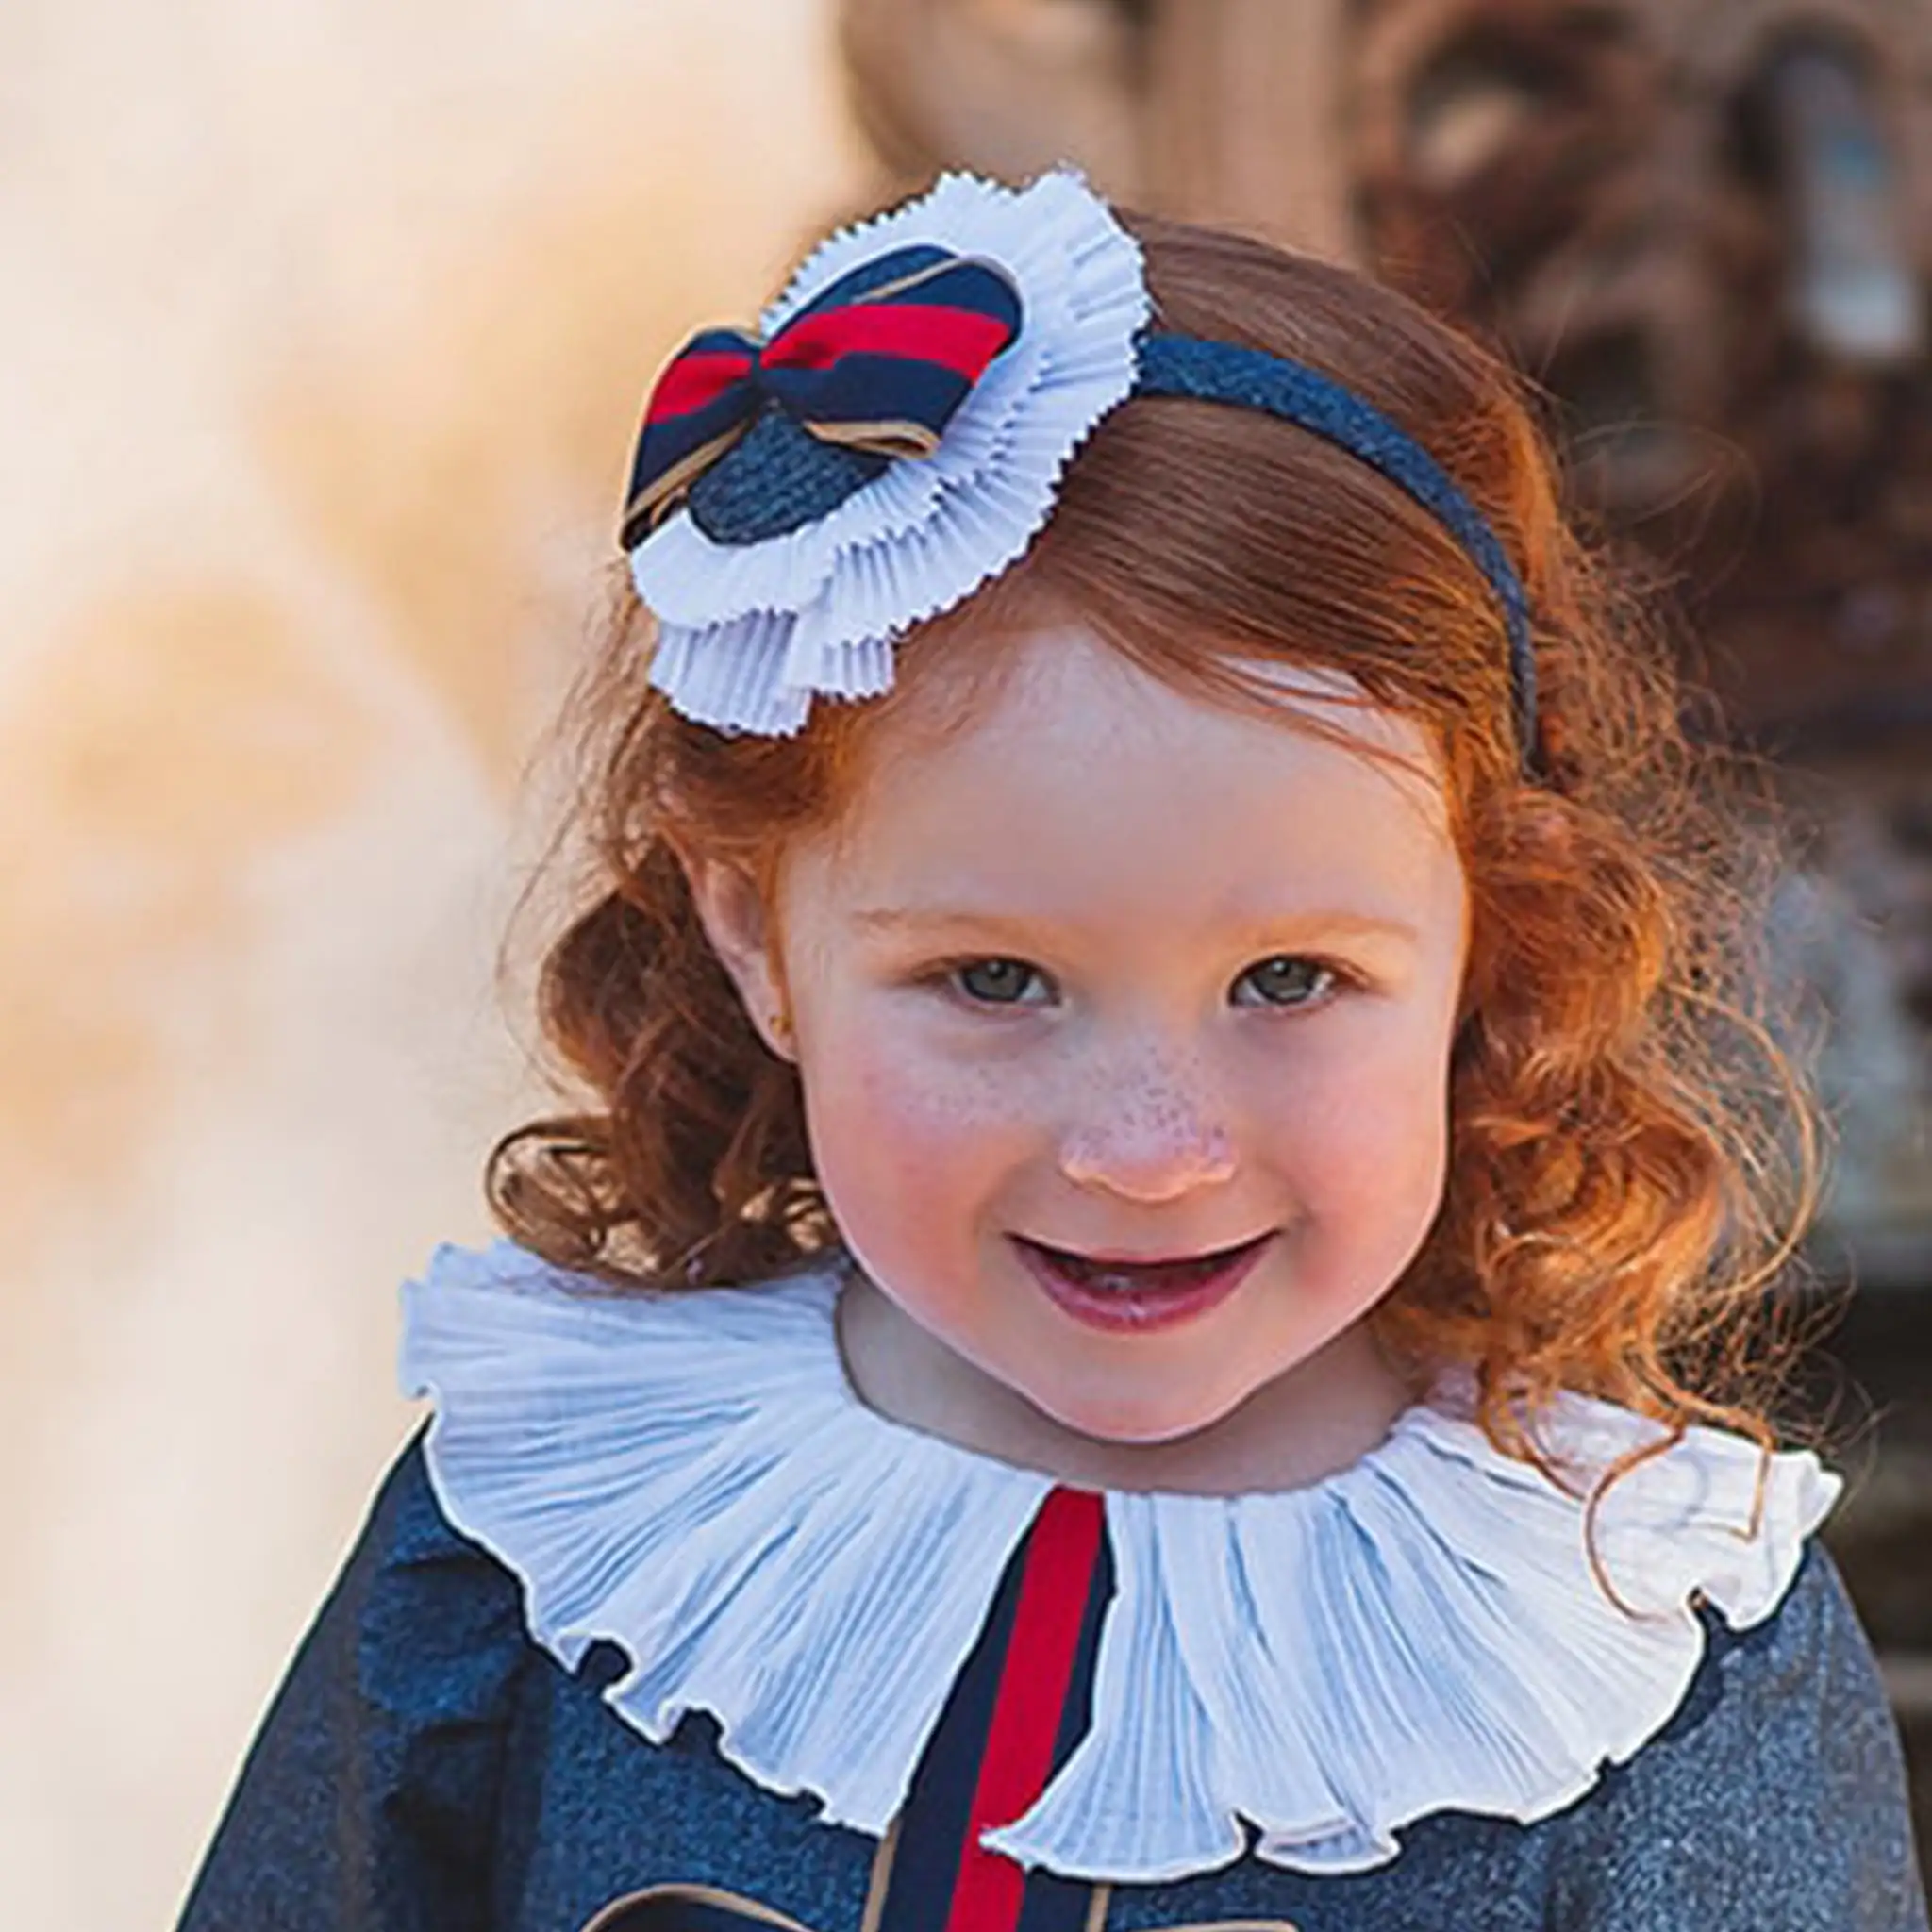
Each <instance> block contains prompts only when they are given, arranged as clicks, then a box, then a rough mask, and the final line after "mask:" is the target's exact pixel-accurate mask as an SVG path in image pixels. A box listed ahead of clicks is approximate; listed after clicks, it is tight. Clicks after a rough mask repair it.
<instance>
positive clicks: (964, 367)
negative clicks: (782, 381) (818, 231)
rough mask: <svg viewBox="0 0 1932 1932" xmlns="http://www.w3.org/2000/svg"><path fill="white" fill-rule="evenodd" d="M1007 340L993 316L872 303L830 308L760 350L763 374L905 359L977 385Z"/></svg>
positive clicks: (927, 305)
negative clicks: (867, 359)
mask: <svg viewBox="0 0 1932 1932" xmlns="http://www.w3.org/2000/svg"><path fill="white" fill-rule="evenodd" d="M1011 340H1012V331H1011V330H1010V329H1009V328H1008V326H1007V325H1006V324H1005V323H1004V322H1002V321H1001V320H1000V319H999V317H998V316H996V315H982V314H980V313H979V312H978V311H977V310H975V309H972V308H944V307H942V306H941V305H940V304H937V303H920V304H918V305H916V306H915V305H913V304H909V303H908V304H906V305H903V306H901V305H898V304H893V303H886V302H878V303H872V304H859V305H856V306H855V307H853V308H830V309H827V310H826V311H825V312H824V314H823V315H807V316H803V317H801V318H800V319H799V320H798V321H797V322H795V323H793V324H791V326H790V327H788V328H784V329H781V330H779V332H778V333H777V335H775V336H774V338H773V339H772V341H771V345H770V346H769V347H768V348H767V349H766V350H765V353H764V363H765V366H766V368H768V369H826V368H829V367H830V366H831V365H832V364H833V363H834V362H836V361H837V360H838V359H839V358H840V357H841V356H850V355H854V354H860V355H877V356H905V357H908V358H913V359H916V360H918V361H921V362H937V363H938V364H939V365H940V366H941V368H943V369H950V370H952V371H953V372H954V373H955V374H956V375H963V376H965V377H967V378H968V379H969V380H970V381H974V382H977V381H978V380H979V377H980V375H981V374H982V373H983V372H984V371H985V368H986V365H987V364H988V363H989V362H991V360H992V358H994V357H995V356H997V355H998V354H999V352H1000V351H1001V350H1002V349H1004V348H1005V347H1006V346H1007V344H1008V342H1009V341H1011Z"/></svg>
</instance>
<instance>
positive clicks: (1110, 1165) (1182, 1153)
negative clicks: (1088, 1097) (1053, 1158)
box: [1060, 1080, 1235, 1203]
mask: <svg viewBox="0 0 1932 1932" xmlns="http://www.w3.org/2000/svg"><path fill="white" fill-rule="evenodd" d="M1234 1165H1235V1161H1234V1145H1233V1142H1232V1141H1231V1140H1230V1139H1229V1137H1228V1134H1227V1132H1226V1130H1225V1129H1224V1127H1223V1126H1222V1125H1221V1124H1219V1122H1217V1121H1215V1120H1213V1119H1212V1118H1211V1116H1210V1110H1209V1109H1208V1108H1207V1107H1206V1106H1205V1105H1204V1104H1203V1101H1202V1098H1201V1096H1200V1095H1198V1094H1196V1093H1193V1092H1191V1091H1190V1090H1189V1089H1188V1088H1187V1087H1186V1086H1184V1085H1183V1084H1181V1083H1179V1082H1175V1081H1172V1080H1158V1081H1148V1082H1143V1083H1141V1084H1139V1085H1137V1086H1134V1087H1131V1088H1129V1089H1127V1090H1125V1091H1117V1092H1116V1093H1115V1094H1114V1095H1113V1096H1112V1097H1110V1098H1109V1099H1108V1100H1107V1101H1105V1102H1103V1103H1102V1104H1101V1105H1100V1106H1099V1107H1098V1108H1096V1109H1095V1111H1093V1112H1092V1113H1091V1114H1089V1115H1088V1116H1087V1117H1086V1118H1085V1119H1083V1120H1082V1121H1081V1122H1080V1124H1078V1125H1077V1126H1074V1127H1073V1128H1071V1129H1070V1130H1069V1131H1068V1133H1067V1134H1066V1136H1065V1139H1064V1140H1063V1141H1062V1143H1061V1148H1060V1172H1061V1173H1062V1174H1065V1175H1066V1177H1067V1178H1068V1179H1069V1180H1070V1181H1072V1182H1074V1185H1075V1186H1076V1187H1086V1188H1104V1189H1106V1190H1107V1191H1108V1192H1110V1193H1114V1194H1119V1195H1121V1196H1123V1197H1124V1198H1125V1199H1128V1200H1132V1201H1141V1202H1149V1203H1152V1202H1159V1201H1168V1200H1173V1199H1174V1198H1175V1197H1176V1196H1178V1195H1181V1194H1186V1193H1190V1192H1191V1191H1193V1190H1194V1189H1196V1188H1201V1187H1206V1186H1209V1185H1211V1184H1212V1183H1214V1182H1216V1181H1224V1180H1226V1179H1228V1178H1229V1177H1230V1176H1231V1175H1232V1174H1233V1173H1234Z"/></svg>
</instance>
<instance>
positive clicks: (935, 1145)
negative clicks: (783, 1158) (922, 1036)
mask: <svg viewBox="0 0 1932 1932" xmlns="http://www.w3.org/2000/svg"><path fill="white" fill-rule="evenodd" d="M1018 1085H1019V1083H1017V1082H1016V1081H1015V1080H1014V1078H1013V1076H1012V1074H1011V1071H1010V1070H998V1069H986V1068H976V1067H974V1066H972V1065H970V1064H968V1065H962V1064H960V1063H959V1062H958V1061H957V1060H954V1059H941V1058H936V1057H934V1056H931V1055H929V1054H928V1055H924V1056H922V1055H921V1054H920V1053H919V1051H918V1048H917V1044H916V1042H908V1041H899V1040H894V1039H891V1038H888V1037H883V1036H879V1035H874V1036H873V1037H871V1038H870V1039H857V1038H855V1039H854V1040H853V1041H851V1043H850V1046H849V1049H848V1051H847V1052H845V1053H844V1054H843V1055H842V1056H841V1057H840V1059H839V1062H838V1064H837V1066H836V1068H835V1069H834V1070H832V1072H831V1074H830V1079H829V1082H828V1086H829V1091H814V1083H813V1082H812V1081H811V1079H810V1077H809V1074H808V1078H807V1096H808V1111H809V1112H810V1114H811V1116H812V1118H813V1122H814V1127H815V1138H816V1139H818V1140H822V1141H826V1142H832V1141H836V1143H837V1148H836V1152H835V1149H834V1147H833V1146H832V1145H830V1144H827V1145H825V1146H824V1148H823V1150H822V1151H823V1153H824V1155H825V1156H830V1157H832V1158H835V1159H836V1160H837V1162H838V1164H839V1165H840V1166H841V1167H843V1168H845V1169H846V1170H847V1171H848V1172H850V1173H854V1174H869V1175H871V1176H874V1177H875V1178H876V1179H877V1180H878V1181H880V1182H881V1183H885V1182H888V1181H890V1182H891V1184H892V1185H894V1186H896V1187H899V1188H902V1189H904V1190H906V1191H908V1192H912V1193H926V1192H932V1191H947V1189H948V1188H949V1186H952V1187H957V1186H958V1184H959V1183H961V1182H963V1181H964V1180H966V1178H967V1177H968V1175H969V1174H973V1173H974V1172H984V1171H986V1170H987V1169H988V1168H990V1167H996V1166H997V1165H999V1164H1000V1163H1001V1161H1002V1159H1003V1158H1005V1157H1006V1156H1007V1155H1008V1153H1009V1152H1010V1151H1011V1150H1012V1148H1013V1147H1014V1145H1015V1143H1016V1142H1017V1141H1019V1140H1020V1139H1022V1138H1023V1137H1024V1131H1025V1128H1024V1101H1023V1100H1022V1098H1021V1096H1020V1094H1019V1093H1018V1092H1016V1087H1018Z"/></svg>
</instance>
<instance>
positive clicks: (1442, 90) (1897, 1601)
mask: <svg viewBox="0 0 1932 1932" xmlns="http://www.w3.org/2000/svg"><path fill="white" fill-rule="evenodd" d="M841 26H842V35H843V45H844V52H845V58H846V65H847V71H848V75H849V78H850V82H851V90H852V95H853V105H854V108H855V111H856V113H857V115H858V121H859V125H861V126H862V127H863V128H864V129H865V130H866V132H867V134H868V135H869V137H870V139H871V141H872V142H873V144H874V148H875V150H876V152H877V154H878V156H879V158H880V162H881V164H882V169H883V172H884V174H885V175H886V177H887V178H886V181H885V182H884V183H883V184H882V185H883V186H885V187H891V186H893V185H906V186H909V185H911V184H912V183H913V182H914V181H916V180H919V179H922V178H924V176H926V175H929V174H930V173H931V172H932V171H933V170H935V169H937V168H941V167H944V166H970V167H976V168H981V169H986V170H990V171H991V172H993V173H996V174H1002V175H1008V176H1009V177H1011V176H1019V175H1027V174H1030V173H1033V172H1036V171H1037V170H1039V169H1041V168H1043V167H1048V166H1051V165H1052V164H1054V163H1055V162H1057V161H1059V160H1063V159H1073V160H1074V161H1077V162H1078V163H1080V164H1081V165H1082V166H1083V167H1085V168H1086V169H1087V171H1088V172H1089V174H1090V175H1091V176H1092V177H1093V179H1094V180H1095V182H1096V183H1097V184H1098V185H1099V186H1100V187H1101V188H1103V189H1104V190H1105V191H1106V192H1108V193H1110V194H1113V195H1115V196H1117V197H1118V198H1120V199H1122V200H1124V201H1126V202H1128V203H1130V204H1132V205H1135V206H1139V207H1142V208H1155V209H1159V210H1162V211H1166V212H1171V213H1174V214H1179V215H1185V216H1190V217H1192V218H1195V219H1201V220H1209V221H1221V222H1226V223H1229V224H1231V225H1236V226H1241V227H1246V228H1249V229H1252V230H1255V231H1257V232H1260V233H1265V234H1267V235H1270V236H1271V237H1273V238H1274V239H1275V240H1277V241H1281V242H1288V243H1290V244H1291V245H1295V246H1299V247H1303V248H1307V249H1311V250H1314V251H1315V252H1317V253H1322V254H1325V255H1329V256H1333V257H1337V258H1344V259H1351V260H1354V261H1356V262H1357V263H1360V264H1362V265H1364V266H1367V267H1370V268H1373V269H1374V270H1375V271H1376V272H1378V273H1379V274H1381V275H1384V276H1386V277H1388V278H1389V279H1391V280H1392V281H1394V282H1396V283H1397V284H1398V285H1400V286H1402V287H1404V288H1406V289H1407V290H1408V291H1410V292H1411V293H1413V294H1415V295H1416V296H1418V297H1419V298H1420V299H1422V300H1423V301H1424V302H1426V303H1428V304H1429V305H1430V306H1432V307H1434V308H1438V309H1439V310H1441V311H1444V312H1447V313H1449V314H1451V315H1453V316H1454V317H1456V318H1457V320H1458V321H1460V322H1461V323H1462V324H1464V325H1466V326H1469V327H1472V328H1473V329H1474V330H1475V331H1476V332H1477V333H1479V334H1481V335H1484V336H1486V337H1488V338H1489V339H1491V341H1495V342H1497V343H1498V344H1499V345H1501V346H1502V347H1503V348H1504V349H1505V350H1506V351H1507V353H1508V354H1509V355H1510V357H1511V358H1513V359H1514V360H1515V361H1516V362H1517V363H1518V364H1519V366H1521V367H1522V368H1524V370H1526V371H1527V372H1528V373H1529V375H1531V376H1532V377H1534V378H1535V379H1536V380H1537V381H1538V383H1539V384H1540V385H1541V387H1542V389H1543V390H1544V391H1545V392H1546V395H1547V399H1548V420H1549V423H1550V426H1551V427H1552V429H1553V431H1554V432H1555V433H1556V434H1557V437H1558V439H1559V441H1561V442H1562V444H1563V445H1564V447H1565V450H1566V454H1567V456H1568V459H1569V468H1570V473H1571V477H1572V489H1573V493H1574V501H1575V505H1576V508H1578V510H1579V511H1580V512H1581V513H1582V514H1583V515H1584V517H1585V519H1586V521H1587V522H1588V523H1589V524H1591V525H1593V526H1595V527H1596V528H1597V529H1599V530H1600V531H1601V532H1602V533H1603V534H1604V535H1605V536H1606V537H1607V538H1608V539H1609V540H1610V541H1612V542H1613V543H1614V544H1615V546H1616V547H1617V548H1619V549H1620V550H1621V551H1622V552H1624V554H1625V555H1626V556H1627V557H1629V558H1631V559H1632V561H1633V562H1636V563H1638V564H1640V565H1641V567H1643V568H1644V569H1645V571H1646V573H1647V574H1648V575H1652V576H1653V577H1654V578H1657V579H1659V580H1661V582H1662V583H1664V584H1666V585H1667V586H1669V588H1670V591H1671V593H1672V595H1673V598H1674V603H1675V605H1676V607H1677V609H1678V611H1679V613H1680V615H1681V623H1680V625H1679V629H1680V631H1681V634H1682V635H1681V641H1680V648H1682V649H1683V650H1684V652H1685V654H1686V658H1687V666H1686V668H1687V669H1688V670H1689V671H1690V673H1691V676H1692V679H1693V681H1694V682H1695V683H1696V685H1697V686H1699V687H1700V688H1701V689H1703V690H1706V691H1708V692H1709V693H1711V696H1712V698H1713V699H1714V702H1699V703H1698V704H1697V706H1696V708H1695V712H1694V716H1693V720H1692V722H1693V724H1695V726H1696V727H1697V728H1698V729H1700V730H1702V731H1706V732H1722V733H1724V734H1725V735H1727V736H1730V737H1732V738H1735V739H1737V740H1739V741H1742V742H1744V743H1745V744H1747V745H1750V746H1753V747H1755V748H1757V749H1759V750H1761V751H1763V752H1764V753H1765V754H1767V755H1768V756H1769V758H1771V759H1772V760H1773V761H1774V769H1775V771H1776V773H1777V774H1778V781H1779V784H1780V786H1781V787H1782V789H1783V790H1784V791H1785V792H1786V793H1787V795H1788V798H1789V800H1790V803H1791V804H1792V805H1794V806H1795V807H1796V808H1797V811H1798V817H1799V821H1800V823H1801V824H1802V825H1804V826H1805V827H1806V831H1807V837H1806V841H1805V848H1804V856H1803V858H1802V860H1801V862H1800V865H1799V867H1798V869H1796V870H1794V872H1793V873H1792V874H1791V875H1790V878H1789V880H1788V881H1787V887H1786V891H1785V893H1784V896H1783V899H1782V901H1781V903H1780V905H1779V908H1778V911H1777V928H1776V933H1775V939H1776V942H1777V946H1778V950H1779V953H1780V957H1781V958H1782V959H1783V961H1784V962H1785V965H1786V967H1787V969H1788V971H1789V974H1790V984H1791V986H1792V989H1793V1006H1794V1008H1795V1007H1797V1006H1799V1005H1803V1004H1807V1003H1808V1004H1809V1005H1810V1007H1811V1008H1814V1009H1815V1010H1818V1011H1820V1012H1822V1013H1823V1014H1824V1016H1825V1018H1826V1020H1827V1023H1828V1028H1827V1043H1826V1045H1825V1048H1824V1059H1823V1066H1822V1077H1823V1080H1824V1087H1825V1091H1826V1095H1827V1098H1828V1100H1829V1102H1830V1105H1831V1108H1832V1111H1833V1115H1834V1119H1835V1122H1836V1127H1837V1145H1836V1153H1835V1160H1834V1174H1833V1179H1832V1185H1831V1189H1830V1193H1829V1196H1828V1199H1827V1202H1826V1204H1825V1208H1824V1213H1823V1214H1822V1216H1821V1218H1820V1221H1819V1224H1818V1227H1817V1229H1816V1232H1815V1236H1814V1240H1813V1241H1812V1244H1811V1257H1812V1260H1813V1263H1814V1265H1815V1268H1816V1270H1817V1272H1818V1275H1819V1277H1820V1279H1821V1281H1822V1282H1823V1283H1824V1284H1827V1285H1829V1284H1832V1283H1837V1284H1840V1285H1842V1284H1844V1283H1847V1282H1850V1283H1856V1285H1857V1286H1856V1292H1855V1293H1854V1294H1853V1296H1852V1297H1851V1299H1850V1301H1849V1303H1848V1304H1847V1307H1848V1313H1847V1314H1846V1316H1845V1318H1844V1320H1843V1321H1842V1323H1841V1324H1840V1326H1839V1328H1838V1329H1837V1331H1836V1333H1835V1335H1834V1336H1833V1338H1832V1340H1831V1341H1830V1343H1829V1344H1828V1353H1827V1355H1826V1356H1825V1357H1821V1358H1820V1360H1819V1363H1818V1370H1819V1374H1818V1376H1817V1377H1816V1378H1814V1381H1815V1384H1816V1387H1817V1388H1818V1389H1819V1390H1820V1391H1824V1392H1826V1393H1828V1392H1829V1391H1830V1390H1831V1388H1833V1387H1839V1388H1840V1390H1841V1391H1844V1392H1847V1393H1848V1394H1849V1396H1850V1399H1849V1400H1848V1401H1844V1402H1842V1403H1840V1407H1839V1410H1838V1414H1837V1417H1836V1420H1837V1422H1838V1423H1839V1424H1840V1428H1842V1429H1846V1432H1847V1433H1846V1436H1845V1437H1844V1438H1841V1440H1843V1441H1846V1443H1847V1452H1846V1453H1847V1458H1848V1459H1849V1460H1850V1462H1851V1464H1852V1473H1853V1474H1854V1475H1855V1477H1856V1478H1857V1480H1856V1482H1855V1485H1854V1489H1853V1493H1852V1494H1851V1496H1850V1498H1849V1499H1848V1501H1847V1503H1846V1504H1845V1505H1844V1506H1842V1507H1841V1508H1840V1512H1839V1514H1838V1516H1837V1517H1836V1518H1835V1520H1834V1524H1833V1525H1832V1527H1831V1530H1830V1540H1831V1541H1832V1544H1833V1547H1834V1550H1835V1551H1836V1553H1837V1555H1838V1557H1839V1558H1840V1562H1841V1563H1842V1564H1843V1566H1844V1568H1845V1571H1846V1574H1847V1576H1848V1578H1849V1580H1850V1582H1851V1585H1852V1588H1853V1591H1854V1593H1855V1595H1856V1596H1857V1600H1858V1604H1859V1607H1860V1610H1861V1612H1862V1614H1863V1615H1864V1617H1865V1620H1866V1623H1867V1624H1868V1627H1869V1628H1870V1629H1871V1631H1872V1635H1873V1637H1874V1641H1875V1642H1876V1643H1877V1645H1878V1646H1879V1650H1880V1653H1881V1658H1882V1661H1883V1663H1884V1667H1885V1669H1886V1673H1887V1677H1888V1682H1889V1683H1890V1687H1891V1690H1892V1691H1893V1695H1894V1701H1895V1703H1896V1705H1897V1707H1898V1709H1899V1713H1900V1716H1901V1719H1902V1722H1903V1724H1904V1728H1905V1731H1906V1737H1907V1751H1908V1753H1909V1755H1910V1756H1911V1757H1912V1759H1913V1766H1914V1775H1915V1780H1916V1787H1917V1790H1918V1794H1919V1807H1920V1812H1919V1817H1920V1830H1921V1840H1922V1845H1923V1846H1924V1850H1925V1852H1926V1854H1927V1864H1928V1868H1932V330H1928V324H1927V315H1926V274H1927V267H1928V258H1932V0H843V6H842V15H841ZM1821 1399H1822V1398H1821ZM1868 1406H1869V1410H1870V1422H1871V1426H1869V1427H1868V1428H1866V1429H1864V1430H1862V1431H1860V1430H1857V1429H1855V1428H1849V1427H1848V1426H1847V1425H1848V1424H1856V1423H1857V1419H1858V1418H1859V1416H1860V1415H1861V1414H1864V1413H1866V1411H1867V1407H1868Z"/></svg>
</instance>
